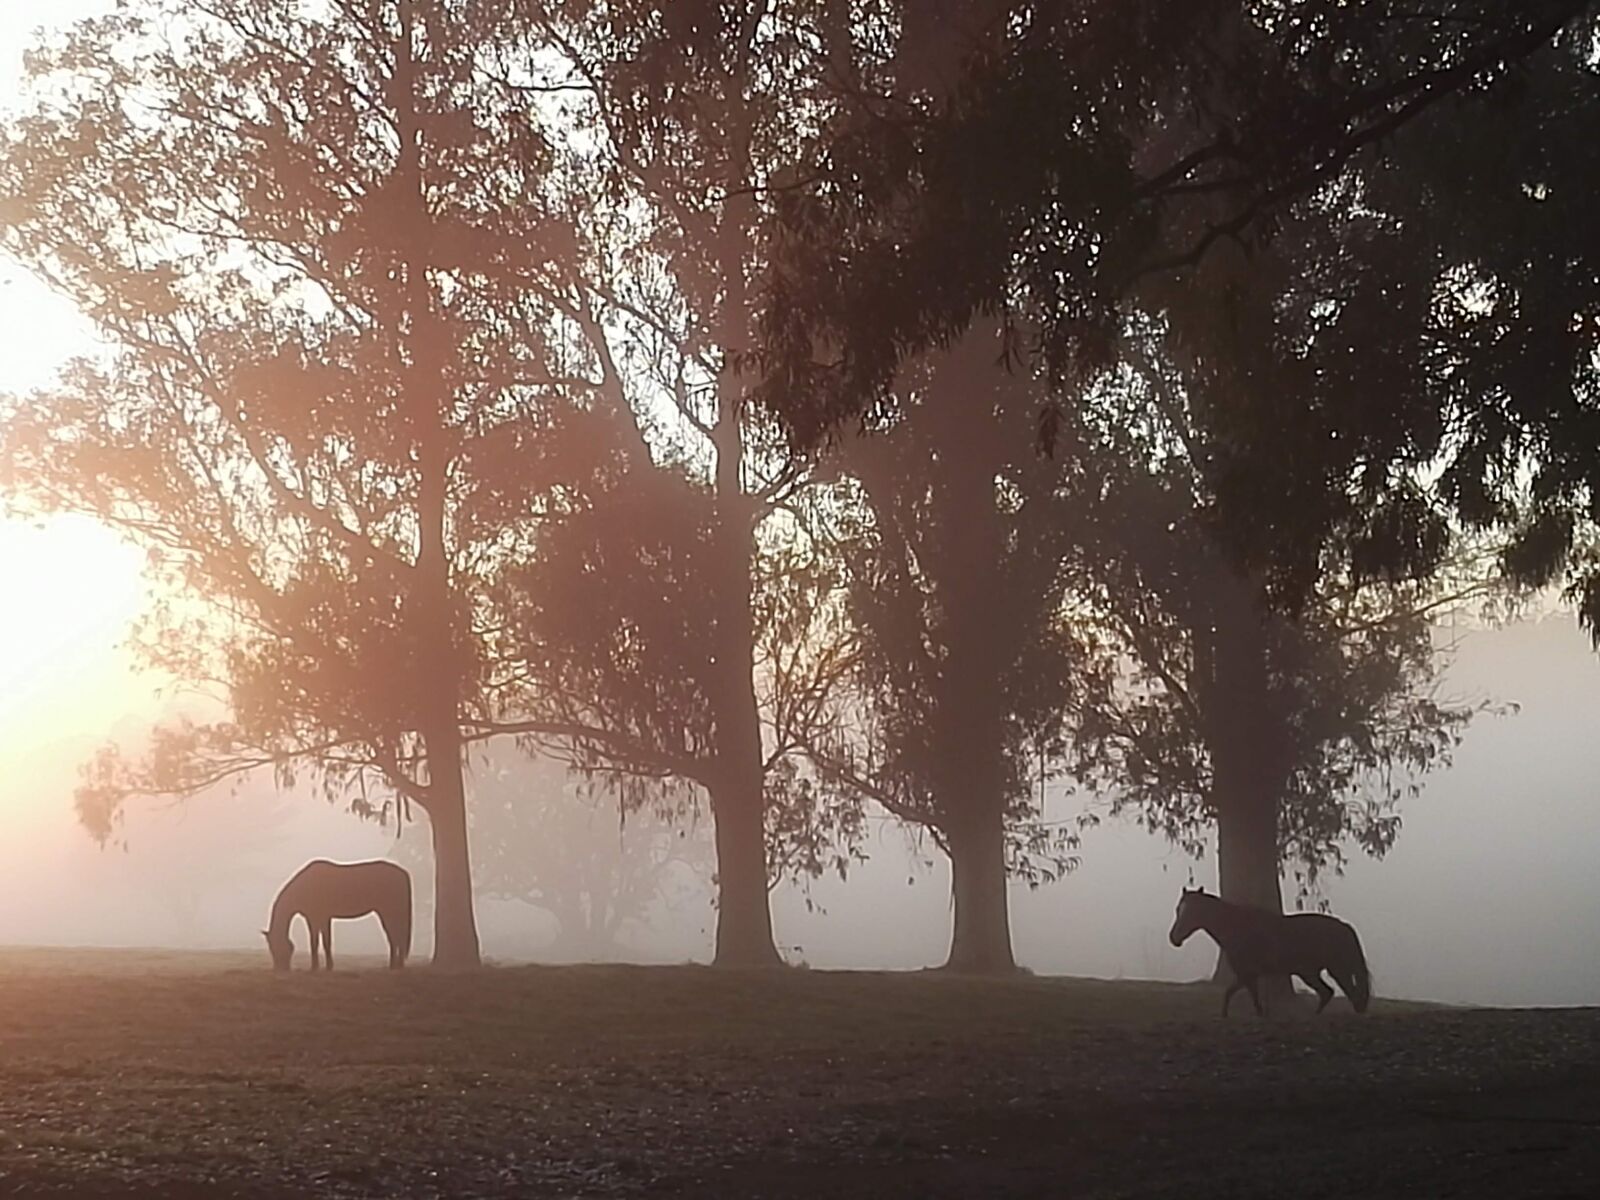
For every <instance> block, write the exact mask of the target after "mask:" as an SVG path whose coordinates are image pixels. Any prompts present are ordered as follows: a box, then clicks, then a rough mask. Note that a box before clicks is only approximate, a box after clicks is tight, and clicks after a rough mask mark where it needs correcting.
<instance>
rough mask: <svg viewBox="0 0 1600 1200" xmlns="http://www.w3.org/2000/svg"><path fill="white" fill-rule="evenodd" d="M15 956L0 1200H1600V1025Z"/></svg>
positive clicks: (1530, 1014) (829, 978)
mask: <svg viewBox="0 0 1600 1200" xmlns="http://www.w3.org/2000/svg"><path fill="white" fill-rule="evenodd" d="M351 965H352V967H354V968H356V969H349V970H341V971H339V972H336V973H335V974H334V975H333V976H331V977H329V976H312V975H310V974H309V973H305V972H296V973H295V974H294V975H293V976H291V977H288V978H279V977H275V976H273V975H272V974H271V973H270V972H269V971H267V970H266V969H265V967H264V959H263V961H259V962H258V961H257V960H256V958H255V957H253V956H229V955H204V956H202V955H164V954H144V953H134V952H109V951H44V950H32V951H27V950H16V951H0V1196H84V1197H90V1198H93V1200H133V1198H138V1200H155V1198H156V1197H171V1198H174V1200H184V1198H186V1197H200V1196H205V1197H223V1198H226V1197H235V1198H237V1200H265V1198H267V1197H280V1196H310V1195H328V1196H338V1197H345V1196H350V1197H354V1196H386V1197H387V1196H395V1197H418V1198H423V1197H512V1196H516V1197H526V1196H547V1195H548V1196H608V1197H609V1196H633V1195H645V1196H662V1197H689V1196H710V1195H716V1196H752V1197H754V1196H763V1197H773V1198H781V1200H789V1198H795V1200H798V1198H799V1197H802V1196H805V1197H813V1196H847V1195H862V1196H869V1197H872V1198H873V1200H897V1198H900V1197H905V1198H908V1200H909V1198H910V1197H923V1196H936V1197H956V1196H963V1197H965V1196H974V1197H975V1196H1040V1197H1044V1196H1051V1197H1056V1196H1066V1197H1133V1196H1138V1197H1166V1196H1171V1197H1180V1196H1181V1197H1185V1198H1186V1200H1205V1198H1206V1197H1243V1196H1252V1195H1266V1194H1269V1193H1270V1194H1272V1195H1273V1196H1275V1197H1276V1196H1294V1197H1296V1198H1300V1197H1308V1196H1339V1197H1350V1196H1357V1197H1389V1196H1394V1197H1399V1196H1429V1197H1435V1196H1436V1197H1444V1196H1454V1197H1467V1198H1477V1197H1483V1198H1488V1197H1494V1198H1495V1200H1503V1198H1506V1197H1524V1196H1527V1197H1534V1196H1542V1197H1574V1198H1576V1197H1586V1198H1587V1197H1594V1196H1600V1010H1597V1009H1567V1010H1518V1011H1507V1010H1502V1011H1488V1010H1462V1009H1444V1008H1429V1007H1426V1006H1415V1005H1399V1004H1391V1003H1384V1002H1382V1001H1380V1002H1378V1003H1377V1004H1376V1005H1375V1006H1374V1011H1373V1012H1371V1013H1369V1014H1368V1015H1366V1016H1364V1017H1357V1016H1355V1015H1353V1014H1351V1013H1350V1012H1349V1010H1348V1007H1347V1006H1346V1005H1345V1004H1344V1002H1343V1001H1342V1000H1340V1001H1336V1002H1335V1008H1333V1009H1330V1010H1329V1013H1328V1014H1327V1015H1326V1016H1324V1017H1322V1018H1316V1019H1313V1018H1311V1017H1309V1016H1307V1015H1305V1014H1304V1013H1296V1014H1293V1015H1290V1016H1286V1017H1283V1018H1280V1019H1274V1020H1271V1021H1265V1022H1263V1021H1257V1020H1255V1019H1254V1018H1251V1017H1245V1016H1242V1015H1241V1014H1240V1013H1239V1012H1237V1011H1236V1014H1235V1016H1234V1018H1233V1019H1231V1020H1229V1021H1227V1022H1222V1021H1220V1020H1218V1019H1217V1017H1216V1015H1215V1006H1216V1003H1217V993H1216V992H1215V991H1214V990H1213V989H1212V988H1210V987H1207V986H1187V987H1184V986H1172V985H1162V984H1148V983H1102V982H1095V981H1088V980H1055V979H1026V978H1024V979H1017V980H1012V981H1005V982H985V981H976V980H968V979H960V978H950V977H945V976H940V975H934V974H920V975H916V974H913V975H887V974H882V975H880V974H844V973H826V972H816V971H809V972H808V971H779V972H762V973H756V974H749V975H742V974H723V973H716V972H712V971H708V970H705V969H701V968H694V967H673V968H628V967H578V968H538V967H521V968H503V969H493V970H487V971H484V972H482V973H480V974H477V975H473V976H464V977H463V976H455V977H452V976H441V975H436V974H433V973H431V972H429V971H427V970H425V969H424V970H418V969H412V970H408V971H406V972H403V973H400V974H398V975H395V974H391V973H389V972H385V971H381V970H375V969H370V964H365V963H363V964H351Z"/></svg>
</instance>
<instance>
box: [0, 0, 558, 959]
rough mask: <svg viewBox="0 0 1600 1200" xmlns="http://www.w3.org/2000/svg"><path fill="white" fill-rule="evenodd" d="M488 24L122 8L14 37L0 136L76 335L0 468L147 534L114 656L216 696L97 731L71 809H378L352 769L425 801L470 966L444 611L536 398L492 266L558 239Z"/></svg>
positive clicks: (25, 226)
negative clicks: (12, 114)
mask: <svg viewBox="0 0 1600 1200" xmlns="http://www.w3.org/2000/svg"><path fill="white" fill-rule="evenodd" d="M502 15H503V14H499V13H497V12H496V11H494V10H493V8H492V6H483V5H479V4H473V3H466V2H458V0H382V2H375V3H372V4H365V5H355V4H334V5H331V6H328V7H326V8H325V9H316V8H314V7H312V6H306V5H302V4H299V3H296V2H294V0H269V2H268V3H256V2H254V0H251V2H249V3H244V2H242V0H217V2H216V3H213V4H209V5H206V6H197V5H193V4H186V3H178V2H176V0H172V2H165V0H150V2H149V3H145V4H140V5H136V6H130V7H127V8H119V9H118V10H117V11H116V12H114V13H113V14H111V15H108V16H106V17H103V18H99V19H96V20H92V21H88V22H85V23H83V24H80V25H79V26H77V27H76V28H75V29H73V30H72V31H71V32H70V33H69V34H68V35H66V36H65V38H64V39H63V40H61V41H60V42H59V43H57V44H55V45H53V46H50V47H47V48H45V49H43V50H41V51H39V52H38V53H37V54H36V56H35V58H34V60H33V64H32V65H33V70H34V72H35V74H36V76H37V77H38V83H39V87H38V89H37V91H36V92H35V96H36V98H37V106H36V108H35V109H34V111H33V112H32V113H31V114H29V115H27V116H24V117H21V118H18V119H17V120H15V121H14V122H12V123H11V125H10V126H9V127H8V128H7V129H6V131H5V133H4V141H3V143H0V192H3V194H4V195H5V197H6V199H5V201H4V207H3V211H0V229H3V238H4V244H5V246H6V248H7V249H8V250H9V251H10V252H11V253H13V254H15V255H16V256H17V257H18V258H19V259H21V260H22V261H24V262H26V263H28V264H29V265H30V266H31V267H32V268H33V269H35V270H36V271H37V272H39V273H40V274H41V275H43V276H44V277H46V278H48V279H50V280H51V281H52V282H54V283H55V284H56V285H57V286H58V287H59V288H60V289H61V290H63V291H64V292H65V293H66V294H67V295H69V296H70V297H71V298H72V299H73V300H74V301H75V302H76V303H77V304H78V306H79V307H80V308H81V309H82V311H83V312H84V313H85V314H86V315H87V316H89V317H90V318H91V319H92V320H93V321H94V322H95V324H96V325H97V327H98V329H99V331H100V333H101V336H102V337H103V338H104V339H105V342H106V346H107V348H106V352H105V354H104V355H102V356H101V357H99V358H94V359H90V360H87V361H83V362H80V363H78V364H77V365H76V366H75V367H73V368H72V370H71V371H70V372H68V373H67V375H66V376H65V377H64V378H63V380H62V382H61V384H60V385H59V386H58V387H56V388H53V389H50V390H48V391H45V392H43V393H41V394H38V395H35V396H32V397H30V398H28V399H27V400H24V401H19V402H17V403H15V404H14V405H13V406H12V407H11V409H10V412H9V414H8V428H7V435H6V451H7V479H8V482H9V483H10V485H11V486H12V487H13V488H16V489H19V490H21V491H23V492H25V493H26V494H27V495H28V496H29V497H30V499H31V501H32V502H34V503H36V504H38V505H39V506H41V507H46V508H58V509H64V510H72V511H83V512H88V513H92V514H94V515H95V516H97V517H100V518H101V519H103V520H106V521H108V522H110V523H112V524H113V525H115V526H116V527H118V528H120V529H122V530H123V531H124V532H126V533H127V534H128V535H129V536H130V537H133V538H135V539H136V540H137V541H139V542H140V543H141V544H143V545H144V546H146V547H148V549H149V551H150V560H151V570H152V573H153V575H154V576H155V578H156V579H157V580H158V581H159V582H160V584H161V585H162V586H161V590H160V591H159V593H158V596H159V599H158V601H157V607H156V609H155V611H154V613H153V614H152V615H151V617H150V619H149V622H148V623H147V625H146V627H145V631H144V633H145V636H144V637H143V639H142V642H141V644H142V648H143V650H144V651H145V654H146V657H147V659H148V660H149V661H151V662H152V663H154V664H155V665H157V666H160V667H162V668H164V669H166V670H168V671H170V672H171V673H173V674H174V675H176V676H177V677H178V678H179V679H180V680H182V681H184V682H185V683H187V684H190V685H193V686H198V687H201V688H207V687H212V686H215V687H216V688H219V689H220V690H221V692H222V697H221V698H222V699H223V700H224V702H225V705H226V712H227V716H226V717H225V718H224V719H220V720H213V721H207V722H204V723H200V724H189V725H183V726H178V727H171V728H167V729H166V730H164V731H161V732H160V733H159V735H158V737H157V740H156V742H155V746H154V749H153V751H152V752H151V754H150V755H149V756H148V757H147V758H144V759H142V760H139V761H132V760H129V759H126V758H123V757H121V756H119V755H117V754H115V753H114V752H110V753H108V754H106V755H104V756H102V757H101V758H100V759H99V760H98V761H97V762H96V763H95V764H94V765H93V767H92V768H91V771H90V778H89V781H88V783H87V785H86V787H85V790H84V792H83V793H82V795H81V798H80V804H81V809H80V811H81V812H82V814H83V816H84V819H85V821H86V822H87V823H88V824H89V826H90V828H91V829H93V830H94V831H95V832H96V833H97V834H99V835H100V836H104V835H105V834H106V833H107V832H108V830H109V829H110V827H111V825H112V823H113V822H114V820H115V818H116V814H117V812H118V810H119V806H120V805H121V803H122V801H123V798H124V797H125V796H127V795H130V794H136V793H191V792H194V791H198V790H200V789H202V788H204V787H207V786H209V785H211V784H212V783H214V782H217V781H218V780H221V779H223V778H225V777H227V776H229V775H233V774H236V773H238V772H242V771H247V770H250V769H253V768H256V767H274V768H277V769H278V770H279V772H280V774H281V775H282V776H284V777H292V775H293V773H294V772H295V771H296V770H297V769H300V768H303V767H307V766H309V767H310V768H312V769H314V770H315V771H316V772H318V773H320V775H321V777H322V778H323V780H324V781H325V782H326V783H327V785H328V786H329V788H330V789H344V790H346V792H347V793H348V794H351V795H353V796H354V797H355V800H354V803H355V804H356V806H357V807H358V808H362V809H364V810H365V811H370V812H381V813H388V812H392V810H393V806H392V805H391V803H390V802H388V801H384V802H382V803H375V802H373V801H371V800H369V798H368V793H367V785H368V783H369V781H370V782H371V783H373V784H375V785H377V786H378V787H379V788H380V791H381V792H383V793H384V794H393V795H395V796H396V798H397V799H396V801H395V803H396V804H399V805H401V806H404V805H406V804H409V803H412V802H414V803H416V804H418V805H420V806H421V807H422V808H423V809H424V810H425V811H426V812H427V814H428V817H429V822H430V825H431V828H432V836H433V846H434V853H435V858H436V863H437V880H438V895H437V904H436V909H435V949H434V958H435V962H437V963H440V964H444V965H451V966H458V965H460V966H464V965H471V964H475V963H476V962H477V961H478V938H477V931H476V926H475V922H474V919H473V911H472V901H471V883H470V878H469V865H468V863H469V860H468V853H467V842H466V830H467V824H466V813H465V801H464V795H463V787H462V772H461V757H462V746H463V738H464V736H477V727H476V726H475V725H473V726H469V727H467V728H466V729H464V727H463V721H464V720H465V719H466V718H468V717H469V716H471V715H472V714H474V713H475V712H477V711H479V710H480V708H481V705H482V704H483V689H484V687H485V683H486V679H487V677H488V669H487V667H486V665H485V662H486V659H485V651H484V644H483V642H482V640H481V638H480V637H479V636H478V635H479V632H480V631H479V629H478V627H477V626H476V625H475V620H474V615H475V612H476V611H477V609H478V607H479V599H478V597H479V595H480V594H481V589H482V588H483V586H484V584H485V581H486V579H487V578H488V577H489V576H490V575H492V573H493V570H494V568H495V566H496V564H497V560H496V558H495V555H494V553H493V547H495V546H496V545H498V544H500V543H501V542H502V541H503V539H504V538H505V537H506V535H507V523H508V522H514V521H515V520H517V519H519V516H520V514H517V513H516V510H515V508H514V507H513V506H509V505H507V504H506V503H504V496H503V494H502V492H501V491H500V490H499V489H501V488H502V487H503V485H504V479H505V476H504V475H503V474H501V475H495V474H492V473H488V472H480V471H478V468H479V467H480V465H481V464H482V463H484V462H485V461H491V460H494V459H496V457H497V456H498V457H499V458H504V457H505V456H506V455H507V454H508V453H509V452H510V451H511V450H514V448H515V447H516V446H517V445H519V444H520V443H521V441H523V440H525V439H526V437H527V433H526V428H527V426H528V425H529V424H530V423H536V421H535V414H536V412H537V410H538V409H539V408H540V405H541V402H542V397H543V396H544V395H545V394H546V393H547V389H548V383H549V381H548V380H547V379H546V378H545V376H546V372H545V356H544V347H543V340H544V339H543V336H542V332H541V331H542V329H543V327H544V325H545V316H544V311H543V309H542V308H541V307H540V306H539V305H538V304H537V303H535V302H534V297H535V296H536V295H537V293H535V292H533V291H531V290H530V289H528V288H526V287H522V286H519V285H518V284H517V281H518V280H519V279H521V278H523V277H527V276H532V275H535V274H537V273H538V272H540V271H542V270H545V269H547V268H549V266H550V264H551V262H552V260H554V259H557V258H559V257H560V256H561V255H562V254H563V253H564V252H566V250H565V249H564V248H565V247H568V246H569V245H570V242H571V237H570V233H568V232H567V231H566V228H565V227H564V225H563V224H562V222H560V221H559V220H553V219H551V218H550V216H549V213H548V206H547V205H546V203H545V202H544V200H543V199H542V198H541V192H540V188H541V179H542V176H543V173H544V171H545V170H546V167H547V165H548V161H549V158H550V152H549V147H548V144H547V142H546V140H545V135H544V133H543V131H542V130H541V128H540V115H539V113H538V112H537V111H536V110H534V109H532V108H530V107H529V106H528V105H526V104H525V103H524V102H523V100H522V98H521V97H520V96H517V95H515V94H511V93H508V92H507V91H506V89H504V88H502V87H499V86H497V85H496V83H495V81H494V79H493V78H492V72H491V70H490V62H491V60H490V57H489V54H490V50H489V48H492V47H494V46H496V45H499V44H500V43H501V41H502V38H501V28H500V22H501V20H502ZM480 480H488V482H487V483H486V484H484V486H482V487H480V486H479V481H480Z"/></svg>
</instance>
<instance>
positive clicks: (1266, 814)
mask: <svg viewBox="0 0 1600 1200" xmlns="http://www.w3.org/2000/svg"><path fill="white" fill-rule="evenodd" d="M1267 634H1268V631H1267V627H1266V614H1265V612H1264V610H1263V609H1262V606H1261V604H1260V602H1259V597H1258V593H1257V590H1256V589H1255V587H1254V585H1253V584H1252V583H1251V582H1250V581H1249V580H1248V579H1245V578H1242V577H1240V576H1238V575H1234V574H1231V573H1230V574H1229V575H1228V576H1227V578H1226V579H1225V581H1224V582H1223V584H1222V586H1221V588H1220V589H1219V603H1218V605H1217V611H1216V641H1215V645H1214V670H1215V677H1214V683H1215V686H1214V688H1213V690H1212V695H1211V701H1212V712H1211V724H1212V732H1211V737H1210V739H1209V740H1210V743H1211V768H1212V796H1211V801H1212V807H1213V809H1214V810H1215V813H1216V821H1217V884H1218V890H1219V891H1220V892H1221V894H1222V898H1223V899H1224V900H1227V901H1228V902H1230V903H1232V904H1242V905H1246V906H1247V907H1250V908H1255V909H1260V910H1261V911H1263V912H1271V913H1281V912H1282V911H1283V893H1282V889H1281V885H1280V880H1279V859H1278V808H1279V805H1280V804H1281V802H1282V793H1283V789H1284V787H1285V785H1286V783H1287V758H1286V755H1285V753H1284V746H1283V742H1282V735H1283V730H1282V728H1281V726H1280V724H1279V721H1278V719H1277V714H1276V713H1275V712H1274V711H1273V706H1272V696H1271V690H1270V683H1269V677H1268V670H1267V668H1268V661H1267V656H1268V650H1269V641H1268V636H1267ZM1232 976H1233V973H1232V971H1231V970H1229V968H1228V966H1227V964H1226V962H1225V961H1223V960H1222V958H1221V956H1220V955H1219V956H1218V962H1217V969H1216V973H1215V977H1216V978H1218V979H1231V978H1232ZM1265 985H1266V989H1267V995H1266V997H1264V999H1266V1000H1267V1002H1268V1003H1269V1004H1271V1003H1277V1002H1279V1001H1283V1000H1288V999H1289V998H1290V997H1292V996H1293V984H1292V983H1291V982H1290V980H1289V979H1288V978H1287V977H1281V976H1276V977H1272V978H1270V979H1268V980H1267V981H1266V984H1265Z"/></svg>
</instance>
